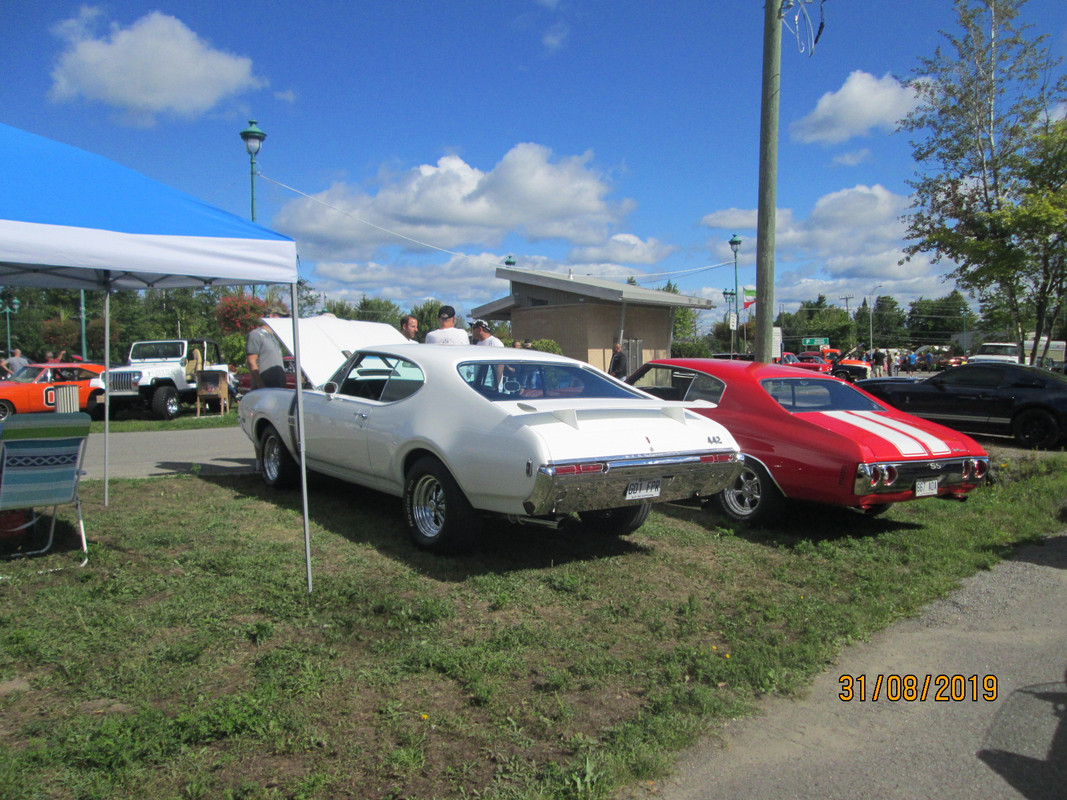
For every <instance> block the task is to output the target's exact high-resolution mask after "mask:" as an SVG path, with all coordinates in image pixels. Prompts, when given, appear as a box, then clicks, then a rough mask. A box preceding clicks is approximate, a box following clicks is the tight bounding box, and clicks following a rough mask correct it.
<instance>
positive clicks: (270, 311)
mask: <svg viewBox="0 0 1067 800" xmlns="http://www.w3.org/2000/svg"><path fill="white" fill-rule="evenodd" d="M287 313H289V312H288V311H287V309H286V308H285V307H284V306H282V305H278V304H274V305H271V306H269V307H268V308H267V317H268V318H270V317H280V316H282V315H284V314H287ZM245 354H246V355H247V356H248V371H249V372H250V373H251V376H252V388H253V389H284V388H285V361H284V359H283V358H282V347H281V344H279V342H278V339H277V338H276V337H275V336H274V331H272V330H271V329H270V326H269V325H267V323H266V322H264V323H263V324H262V325H260V326H259V327H258V328H253V329H252V330H251V331H250V332H249V334H248V339H247V341H246V342H245Z"/></svg>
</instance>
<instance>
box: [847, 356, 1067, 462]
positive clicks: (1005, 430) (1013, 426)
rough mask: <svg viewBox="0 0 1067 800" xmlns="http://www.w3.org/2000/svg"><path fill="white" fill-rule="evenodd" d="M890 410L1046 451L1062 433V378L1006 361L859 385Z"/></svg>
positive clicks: (1066, 381)
mask: <svg viewBox="0 0 1067 800" xmlns="http://www.w3.org/2000/svg"><path fill="white" fill-rule="evenodd" d="M859 386H860V387H862V388H863V390H864V391H867V392H870V393H871V394H872V395H874V396H875V397H877V398H879V399H880V400H882V401H884V402H886V403H888V404H889V405H891V406H893V407H894V408H898V409H900V410H901V411H906V412H908V413H909V414H914V415H915V416H917V417H922V418H923V419H929V420H934V421H935V422H940V423H941V424H942V425H948V426H949V427H951V428H956V429H957V430H961V431H968V432H971V433H991V434H996V435H1000V436H1013V437H1014V438H1015V440H1016V441H1017V442H1018V443H1019V444H1020V445H1022V446H1023V447H1031V448H1049V447H1053V446H1055V445H1056V444H1058V443H1059V442H1060V441H1061V440H1062V439H1063V436H1064V433H1065V432H1067V377H1065V376H1064V375H1062V374H1060V373H1058V372H1052V371H1051V370H1047V369H1041V368H1040V367H1031V366H1027V365H1024V364H1009V363H1007V362H996V361H989V362H978V363H975V362H971V361H968V363H967V364H964V365H963V366H960V367H953V368H951V369H946V370H944V371H943V372H938V373H936V374H935V375H933V376H931V377H929V378H924V379H922V380H908V379H900V378H874V379H873V380H869V381H863V382H862V383H860V384H859Z"/></svg>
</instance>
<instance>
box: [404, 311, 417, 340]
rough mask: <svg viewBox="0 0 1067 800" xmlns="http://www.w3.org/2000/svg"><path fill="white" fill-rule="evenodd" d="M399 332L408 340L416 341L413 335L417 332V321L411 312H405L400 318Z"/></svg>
mask: <svg viewBox="0 0 1067 800" xmlns="http://www.w3.org/2000/svg"><path fill="white" fill-rule="evenodd" d="M400 332H401V333H402V334H404V338H405V339H407V340H408V341H409V342H414V341H417V339H416V338H415V336H416V335H417V334H418V332H419V321H418V320H417V319H416V318H415V317H413V316H411V314H405V315H404V316H402V317H401V318H400Z"/></svg>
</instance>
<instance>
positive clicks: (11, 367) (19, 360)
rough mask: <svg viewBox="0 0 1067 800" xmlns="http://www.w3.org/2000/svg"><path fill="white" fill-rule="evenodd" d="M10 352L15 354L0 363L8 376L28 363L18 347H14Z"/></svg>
mask: <svg viewBox="0 0 1067 800" xmlns="http://www.w3.org/2000/svg"><path fill="white" fill-rule="evenodd" d="M12 352H13V353H14V354H15V355H13V356H11V358H9V359H7V360H6V361H4V362H3V363H0V366H2V367H3V368H4V369H6V370H7V374H8V376H9V377H10V376H11V375H14V374H15V373H16V372H18V371H19V370H20V369H22V368H23V367H25V366H26V365H27V364H29V363H30V362H29V360H28V359H26V358H23V356H22V351H21V350H20V349H19V348H17V347H16V348H15V349H14V350H13V351H12Z"/></svg>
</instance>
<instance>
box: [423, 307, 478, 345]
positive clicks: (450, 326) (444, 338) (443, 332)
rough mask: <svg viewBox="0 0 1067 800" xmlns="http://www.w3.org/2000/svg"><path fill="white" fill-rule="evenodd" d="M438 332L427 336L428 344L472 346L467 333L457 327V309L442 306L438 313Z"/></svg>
mask: <svg viewBox="0 0 1067 800" xmlns="http://www.w3.org/2000/svg"><path fill="white" fill-rule="evenodd" d="M437 325H438V328H437V330H433V331H430V332H429V333H428V334H426V344H470V343H471V342H470V339H469V338H467V332H466V331H465V330H463V329H462V328H457V327H456V309H454V308H452V306H441V310H440V311H438V312H437Z"/></svg>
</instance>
